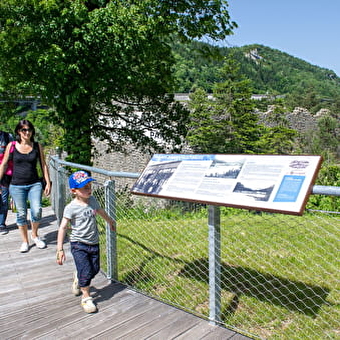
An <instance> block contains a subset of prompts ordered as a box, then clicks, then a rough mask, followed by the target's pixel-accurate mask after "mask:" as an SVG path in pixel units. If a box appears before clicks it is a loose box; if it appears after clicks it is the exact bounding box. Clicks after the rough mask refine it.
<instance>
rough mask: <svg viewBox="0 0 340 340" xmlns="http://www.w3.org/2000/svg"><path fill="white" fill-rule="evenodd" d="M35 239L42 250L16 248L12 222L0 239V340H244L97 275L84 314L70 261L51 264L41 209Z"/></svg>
mask: <svg viewBox="0 0 340 340" xmlns="http://www.w3.org/2000/svg"><path fill="white" fill-rule="evenodd" d="M43 216H44V217H43V221H42V224H41V228H40V236H41V237H42V238H43V239H44V240H45V241H46V243H47V248H46V249H37V248H36V247H35V246H31V248H30V250H29V252H28V253H25V254H22V253H20V252H19V247H20V244H21V241H20V235H19V230H18V229H17V228H16V227H15V223H14V222H15V217H14V215H13V214H12V212H9V216H8V219H7V225H8V226H9V233H8V234H7V235H0V270H1V278H0V340H4V339H58V340H60V339H72V340H75V339H82V340H84V339H128V340H133V339H136V340H139V339H159V340H167V339H178V340H180V339H183V340H191V339H193V340H197V339H207V340H208V339H214V340H216V339H233V340H236V339H238V340H243V339H249V338H248V337H246V336H244V335H241V334H238V333H235V332H234V331H232V330H229V329H227V328H224V327H219V326H214V325H212V324H210V323H209V322H208V321H207V320H204V319H201V318H199V317H197V316H194V315H192V314H190V313H187V312H184V311H182V310H180V309H177V308H175V307H173V306H169V305H167V304H165V303H162V302H160V301H157V300H155V299H153V298H150V297H147V296H145V295H143V294H140V293H138V292H135V291H134V290H131V289H129V288H127V287H126V286H124V285H122V284H120V283H111V282H110V281H108V280H107V279H106V277H105V276H104V274H102V273H99V274H98V275H97V276H96V278H95V280H94V281H93V289H92V290H91V292H92V296H93V297H94V301H95V302H96V304H97V306H98V312H97V313H95V314H86V313H84V312H83V310H82V308H81V306H80V297H75V296H73V295H72V293H71V283H72V272H73V268H74V267H73V259H72V256H71V254H70V253H69V251H68V249H69V247H67V246H66V247H65V248H66V249H67V252H66V256H67V261H66V263H65V264H64V265H63V266H58V265H57V264H56V262H55V249H56V236H57V229H58V227H57V223H56V218H55V215H54V213H53V211H52V210H51V209H50V208H44V211H43Z"/></svg>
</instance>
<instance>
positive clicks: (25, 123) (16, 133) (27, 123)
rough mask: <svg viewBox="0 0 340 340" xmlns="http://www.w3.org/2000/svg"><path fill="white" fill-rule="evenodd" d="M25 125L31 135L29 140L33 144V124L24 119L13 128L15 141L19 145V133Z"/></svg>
mask: <svg viewBox="0 0 340 340" xmlns="http://www.w3.org/2000/svg"><path fill="white" fill-rule="evenodd" d="M25 125H27V126H28V128H29V129H31V130H32V134H31V138H30V141H31V142H32V143H33V142H34V136H35V128H34V126H33V124H32V123H31V122H30V121H29V120H26V119H22V120H21V121H20V122H19V123H18V124H17V126H16V127H15V130H14V133H15V135H16V139H17V141H18V142H19V143H21V137H20V134H19V131H20V130H21V129H22V128H23V127H24V126H25Z"/></svg>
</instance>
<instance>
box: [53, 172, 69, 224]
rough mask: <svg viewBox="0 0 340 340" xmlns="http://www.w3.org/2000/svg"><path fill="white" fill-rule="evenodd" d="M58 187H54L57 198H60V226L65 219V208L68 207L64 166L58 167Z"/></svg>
mask: <svg viewBox="0 0 340 340" xmlns="http://www.w3.org/2000/svg"><path fill="white" fill-rule="evenodd" d="M56 177H57V183H56V184H57V185H56V186H54V189H56V190H57V196H58V202H56V203H57V204H56V216H57V220H58V223H59V224H60V222H61V220H62V218H63V213H64V208H65V205H66V193H65V181H64V177H65V169H64V168H63V167H62V166H58V168H57V176H56Z"/></svg>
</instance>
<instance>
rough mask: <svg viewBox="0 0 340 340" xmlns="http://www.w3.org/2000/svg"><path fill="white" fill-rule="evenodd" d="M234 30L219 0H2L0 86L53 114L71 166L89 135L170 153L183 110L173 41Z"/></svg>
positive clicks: (118, 145)
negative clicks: (37, 100)
mask: <svg viewBox="0 0 340 340" xmlns="http://www.w3.org/2000/svg"><path fill="white" fill-rule="evenodd" d="M235 26H236V24H235V23H233V22H231V21H230V18H229V15H228V12H227V2H226V1H224V0H215V1H203V0H195V1H190V2H188V1H183V0H177V1H176V0H175V1H159V0H139V1H135V0H115V1H106V0H97V1H96V0H92V1H85V0H73V1H70V0H69V1H60V0H59V1H58V0H42V1H38V0H7V1H2V2H1V3H0V44H1V49H0V79H1V80H2V84H0V88H2V89H6V92H7V93H12V92H13V93H14V94H15V96H19V95H22V96H26V95H34V96H40V97H41V99H42V100H43V101H44V102H45V103H47V104H48V105H50V106H53V107H54V108H55V109H56V112H57V114H58V115H57V116H56V118H57V120H56V123H57V124H59V125H60V126H61V127H62V128H63V129H64V131H65V139H64V148H65V150H66V151H67V152H68V154H69V158H68V159H69V160H70V161H76V162H78V163H83V164H91V150H92V141H93V138H92V137H94V138H96V139H99V140H108V141H110V143H108V145H109V147H110V148H111V149H122V148H123V146H124V145H125V144H126V143H129V142H130V143H134V144H136V145H137V146H139V147H143V148H144V149H145V150H148V149H150V150H155V149H157V148H161V147H168V146H169V145H171V146H172V147H174V148H175V147H177V146H179V145H180V143H181V136H182V135H184V134H185V133H186V123H187V118H188V113H187V110H186V109H185V108H184V107H183V106H182V105H181V104H179V103H174V101H173V97H172V96H170V95H167V93H172V90H173V85H174V81H173V80H174V79H173V74H172V66H173V63H174V58H173V56H172V53H171V47H170V43H171V39H179V40H181V41H189V40H191V39H193V38H202V37H203V36H208V37H210V38H212V39H215V40H218V39H223V38H225V37H226V36H227V35H228V34H230V33H231V31H232V29H233V28H234V27H235ZM154 135H157V136H158V138H157V139H155V138H153V137H152V136H154ZM160 141H161V142H160Z"/></svg>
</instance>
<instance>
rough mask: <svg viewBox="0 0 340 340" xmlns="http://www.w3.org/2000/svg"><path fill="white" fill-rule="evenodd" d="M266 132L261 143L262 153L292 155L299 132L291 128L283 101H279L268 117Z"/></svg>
mask: <svg viewBox="0 0 340 340" xmlns="http://www.w3.org/2000/svg"><path fill="white" fill-rule="evenodd" d="M264 124H265V126H266V128H265V131H264V132H263V134H262V138H261V141H260V144H261V146H260V149H261V150H262V153H268V154H279V155H283V154H291V153H293V151H294V148H295V144H296V143H295V142H296V141H295V139H296V137H297V135H298V132H297V131H296V130H294V129H291V128H290V127H289V122H288V119H287V118H286V112H285V110H284V107H283V104H282V102H281V101H279V100H278V101H277V102H276V104H275V106H274V109H273V111H272V112H271V113H269V114H268V115H267V119H265V121H264Z"/></svg>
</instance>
